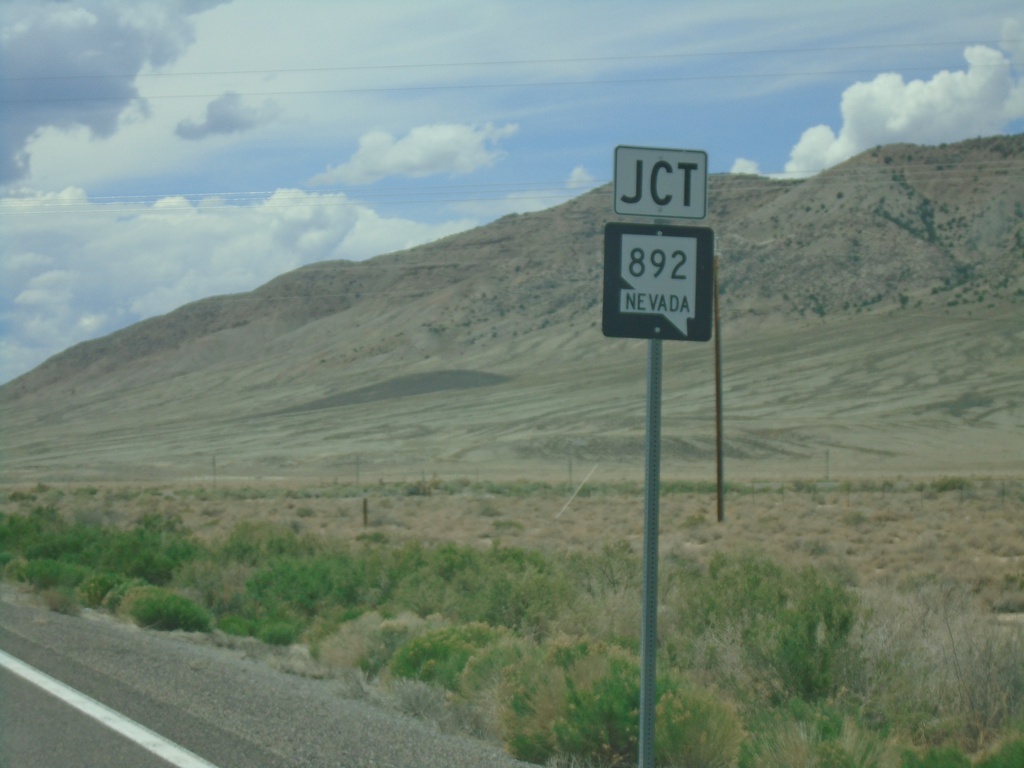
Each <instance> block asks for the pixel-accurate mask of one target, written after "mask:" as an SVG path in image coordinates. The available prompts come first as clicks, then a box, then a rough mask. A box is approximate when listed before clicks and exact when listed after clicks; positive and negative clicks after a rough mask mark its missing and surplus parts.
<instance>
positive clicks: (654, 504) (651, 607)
mask: <svg viewBox="0 0 1024 768" xmlns="http://www.w3.org/2000/svg"><path fill="white" fill-rule="evenodd" d="M660 496H661V339H651V340H650V341H648V347H647V459H646V472H645V476H644V561H643V569H644V585H643V590H644V594H643V619H642V622H643V627H642V633H641V638H640V664H641V671H640V761H639V765H640V768H654V709H655V704H656V703H657V702H656V701H655V679H656V671H657V670H656V667H657V655H658V500H659V498H660Z"/></svg>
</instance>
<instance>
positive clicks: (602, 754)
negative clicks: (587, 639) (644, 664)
mask: <svg viewBox="0 0 1024 768" xmlns="http://www.w3.org/2000/svg"><path fill="white" fill-rule="evenodd" d="M639 706H640V667H639V665H638V664H637V663H636V661H635V660H634V659H632V658H629V657H626V656H622V655H616V656H612V657H611V658H609V660H608V666H607V670H606V671H605V672H604V674H602V675H600V676H599V677H597V679H595V680H592V681H591V680H585V679H584V680H577V679H576V678H575V676H574V675H571V674H570V675H567V676H566V699H565V707H564V709H563V714H562V716H561V717H560V718H559V719H558V720H557V721H556V722H555V723H554V724H553V731H554V735H555V746H556V748H557V749H558V751H560V752H562V753H564V754H567V755H572V756H574V757H577V758H583V759H585V760H593V761H601V762H603V763H608V764H611V765H621V764H628V763H629V762H630V761H631V760H632V759H633V758H634V757H635V756H636V754H637V750H638V744H639V732H640V710H639Z"/></svg>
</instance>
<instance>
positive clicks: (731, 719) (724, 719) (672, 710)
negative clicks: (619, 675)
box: [654, 682, 824, 768]
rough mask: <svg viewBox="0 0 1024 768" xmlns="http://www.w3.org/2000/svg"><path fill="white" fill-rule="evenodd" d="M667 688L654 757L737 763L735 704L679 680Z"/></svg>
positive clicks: (724, 765)
mask: <svg viewBox="0 0 1024 768" xmlns="http://www.w3.org/2000/svg"><path fill="white" fill-rule="evenodd" d="M665 688H666V690H664V692H662V693H661V694H660V695H659V697H658V704H657V707H656V708H655V711H656V714H657V720H656V724H655V730H654V754H655V760H656V761H657V762H658V763H660V764H663V765H685V766H687V768H729V766H733V765H735V764H736V760H737V758H738V757H739V752H740V747H741V745H742V744H743V740H744V732H743V725H742V721H741V719H740V716H739V713H738V712H737V711H736V708H735V707H733V706H732V705H731V704H729V703H728V702H726V701H724V700H723V699H721V698H720V697H718V696H717V695H716V694H714V693H713V692H711V691H708V690H705V689H701V688H696V687H694V686H688V685H685V684H680V683H679V682H675V683H674V684H672V685H671V686H665ZM822 765H823V766H824V763H822Z"/></svg>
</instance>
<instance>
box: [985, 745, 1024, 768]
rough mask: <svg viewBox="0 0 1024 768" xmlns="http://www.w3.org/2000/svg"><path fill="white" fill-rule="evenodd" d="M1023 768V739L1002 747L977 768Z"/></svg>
mask: <svg viewBox="0 0 1024 768" xmlns="http://www.w3.org/2000/svg"><path fill="white" fill-rule="evenodd" d="M1021 766H1024V739H1017V740H1016V741H1011V742H1008V743H1006V744H1004V745H1003V746H1002V748H1001V749H999V750H998V751H997V752H994V753H992V754H991V755H989V756H988V757H986V758H985V759H984V760H982V761H981V762H979V763H978V765H977V768H1021Z"/></svg>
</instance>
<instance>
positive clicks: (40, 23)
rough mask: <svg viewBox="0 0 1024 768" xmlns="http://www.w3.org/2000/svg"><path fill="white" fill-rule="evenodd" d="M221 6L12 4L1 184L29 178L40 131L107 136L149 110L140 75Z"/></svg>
mask: <svg viewBox="0 0 1024 768" xmlns="http://www.w3.org/2000/svg"><path fill="white" fill-rule="evenodd" d="M219 2H221V0H211V1H210V2H204V1H203V0H195V1H194V2H188V3H185V2H181V3H165V2H155V1H154V0H148V1H146V0H140V1H139V2H133V3H120V2H115V1H114V0H83V1H81V2H78V3H77V4H75V5H72V4H67V3H50V2H47V3H38V2H25V1H24V0H23V1H21V2H12V3H8V4H5V6H4V7H3V9H2V17H0V41H2V46H3V62H4V66H3V70H4V72H3V77H2V78H0V100H2V101H3V102H4V104H5V108H4V109H5V113H6V114H5V116H4V122H3V131H2V133H0V184H10V183H12V182H16V181H18V180H19V179H21V178H24V177H25V176H26V175H27V174H28V172H29V166H30V162H31V157H30V151H29V148H28V147H29V143H30V141H31V140H32V138H33V137H34V136H35V135H36V134H37V133H38V132H39V131H40V130H42V129H44V128H47V127H50V128H56V129H59V130H61V131H68V130H73V129H75V128H78V127H85V128H87V129H88V130H89V132H90V133H91V134H92V136H94V137H99V138H107V137H110V136H111V135H113V134H114V132H115V131H116V130H117V128H118V122H119V119H120V118H121V116H122V115H123V114H124V113H125V112H126V111H127V110H129V109H130V108H131V107H133V106H135V107H136V108H141V109H142V110H145V109H146V105H145V102H144V101H142V100H140V98H139V91H138V89H137V87H136V85H135V77H136V75H137V74H138V73H139V72H140V71H141V70H142V69H143V68H144V67H146V66H152V67H161V66H164V65H166V64H168V63H170V62H172V61H174V60H175V59H176V58H178V56H180V55H181V53H182V52H183V51H184V50H185V49H186V48H188V46H190V45H191V44H192V42H193V34H194V30H193V26H192V20H191V18H190V16H191V15H193V14H195V13H197V12H199V11H202V10H205V9H207V8H209V7H212V6H214V5H217V4H219Z"/></svg>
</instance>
